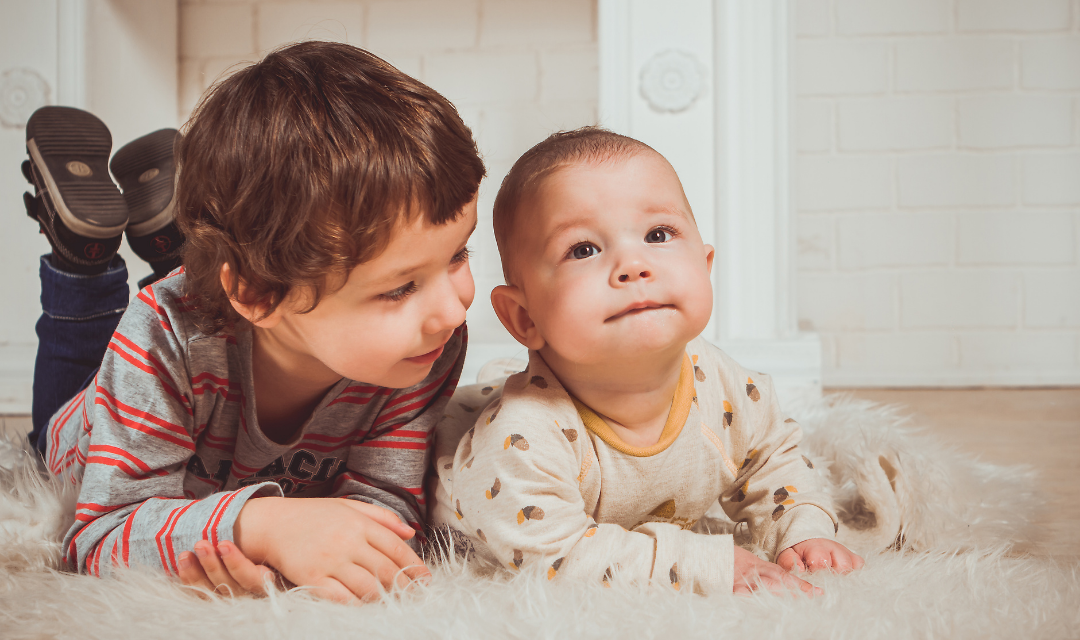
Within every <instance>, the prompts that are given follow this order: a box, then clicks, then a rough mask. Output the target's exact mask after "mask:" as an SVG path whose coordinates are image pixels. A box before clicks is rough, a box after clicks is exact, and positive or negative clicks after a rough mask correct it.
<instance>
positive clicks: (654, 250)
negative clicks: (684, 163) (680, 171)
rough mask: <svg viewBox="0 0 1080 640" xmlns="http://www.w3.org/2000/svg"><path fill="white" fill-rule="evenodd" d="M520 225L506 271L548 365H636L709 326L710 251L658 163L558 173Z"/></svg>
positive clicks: (677, 187)
mask: <svg viewBox="0 0 1080 640" xmlns="http://www.w3.org/2000/svg"><path fill="white" fill-rule="evenodd" d="M518 216H519V217H518V220H519V225H520V226H519V227H518V229H517V231H516V232H515V236H514V242H513V246H515V247H516V249H517V255H516V256H515V259H514V260H513V262H512V265H511V266H512V269H513V272H514V274H515V278H516V280H517V281H518V283H519V285H520V288H521V291H522V293H523V295H524V298H525V300H526V307H527V310H528V314H529V317H530V319H531V320H532V322H533V323H534V324H535V327H536V331H537V332H538V333H539V335H540V336H541V337H542V338H543V342H544V343H545V344H544V347H543V348H542V349H541V352H542V353H545V355H546V353H547V352H546V351H545V350H550V351H554V352H555V354H556V355H557V356H559V357H561V358H563V359H565V360H568V361H572V362H576V363H579V364H599V363H603V362H605V361H607V362H610V361H612V360H622V359H633V358H635V357H637V356H639V355H647V354H650V353H657V352H666V351H670V350H671V349H676V348H677V349H682V348H683V347H684V346H685V345H686V343H687V342H689V341H690V340H692V339H693V338H694V337H695V336H697V335H698V334H699V333H701V331H702V330H703V329H704V328H705V325H706V323H708V320H709V316H710V315H711V313H712V286H711V284H710V282H709V274H710V271H711V269H712V258H713V249H712V247H711V246H708V245H705V244H703V243H702V241H701V236H700V235H699V233H698V230H697V225H696V224H695V222H694V219H693V217H692V214H691V211H690V205H689V204H688V203H687V201H686V196H685V195H684V194H683V190H682V185H681V183H680V182H679V178H678V176H677V175H676V174H675V170H674V169H672V168H671V165H669V164H668V162H667V161H666V160H665V159H664V158H663V157H661V156H660V155H659V154H656V153H654V152H647V151H646V152H640V153H636V154H635V155H633V156H631V157H630V158H626V159H620V160H608V161H606V162H603V163H599V164H597V163H590V164H578V165H572V166H569V167H565V168H562V169H559V170H557V171H556V172H555V173H554V174H552V175H551V176H549V177H547V178H546V179H545V180H544V181H543V183H542V184H541V185H540V187H539V189H538V190H537V193H536V195H535V197H534V198H532V199H530V200H529V201H528V202H527V203H526V204H525V205H524V206H523V208H522V210H521V211H519V212H518Z"/></svg>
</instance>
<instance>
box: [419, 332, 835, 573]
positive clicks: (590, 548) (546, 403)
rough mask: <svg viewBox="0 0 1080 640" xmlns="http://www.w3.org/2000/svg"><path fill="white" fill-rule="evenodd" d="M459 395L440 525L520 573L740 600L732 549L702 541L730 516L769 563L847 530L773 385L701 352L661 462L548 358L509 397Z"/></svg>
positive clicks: (697, 344) (511, 384)
mask: <svg viewBox="0 0 1080 640" xmlns="http://www.w3.org/2000/svg"><path fill="white" fill-rule="evenodd" d="M462 391H463V392H464V393H459V394H458V395H455V398H454V401H453V402H451V406H450V407H449V410H448V415H447V416H446V417H444V419H443V421H442V422H441V423H440V425H439V427H438V435H437V443H436V469H437V471H438V474H439V477H438V485H437V487H436V488H435V493H436V499H437V505H436V506H435V508H434V512H433V515H432V519H433V523H434V524H435V525H448V526H449V527H451V528H452V529H454V530H456V531H457V532H460V533H461V534H464V535H465V536H468V538H469V540H470V542H471V543H472V546H473V548H474V549H475V550H476V552H477V553H478V554H479V555H481V556H482V557H485V558H487V559H489V560H493V561H496V562H498V563H499V564H501V565H502V566H504V567H509V568H510V569H512V570H522V569H525V568H527V567H536V566H539V567H540V568H541V569H545V570H546V572H547V575H548V577H549V578H554V577H555V576H556V575H557V574H558V575H563V574H565V575H576V576H579V577H585V578H592V579H597V580H604V581H607V580H609V579H611V578H612V576H620V577H624V578H629V579H631V580H637V581H648V580H653V581H659V582H663V583H669V584H671V585H672V586H674V587H675V588H676V589H679V588H681V587H682V586H684V585H689V586H690V587H691V588H693V589H694V590H695V591H697V592H701V593H710V592H711V593H719V592H727V593H730V592H731V590H732V587H733V582H734V570H733V543H732V536H731V535H707V534H702V533H697V532H695V531H691V528H692V527H694V525H695V523H696V522H697V521H698V520H699V519H701V518H702V516H704V515H705V512H706V511H707V510H708V509H709V508H710V507H711V506H713V505H714V504H715V503H716V502H717V501H719V503H720V505H721V506H722V507H723V509H724V511H725V512H726V513H727V514H728V516H729V517H730V518H731V519H732V520H734V521H736V522H746V523H747V525H748V526H749V530H750V533H751V535H752V540H753V542H754V543H755V544H757V545H758V546H760V547H762V548H763V549H765V550H766V552H767V553H768V554H769V555H770V557H772V558H775V557H776V555H777V554H778V553H779V552H780V551H782V550H784V549H786V548H788V547H790V546H792V545H794V544H797V543H799V542H802V541H804V540H808V539H811V538H830V539H831V538H833V536H834V533H835V531H836V523H837V520H836V515H835V514H834V512H833V510H832V506H831V504H830V501H829V499H828V496H827V495H826V494H825V492H824V491H823V490H822V485H823V483H822V481H821V479H820V478H819V476H818V472H817V471H815V470H814V469H813V466H812V463H811V462H810V461H809V460H808V459H807V458H805V457H804V456H802V455H801V454H800V452H799V449H798V443H799V440H800V438H801V430H800V429H799V427H798V425H797V424H796V423H795V421H794V420H792V419H790V418H787V417H786V416H784V415H783V414H782V413H781V411H780V406H779V404H778V403H777V400H776V396H775V394H774V393H773V389H772V381H771V379H770V378H769V377H768V376H765V375H762V374H758V373H755V372H750V371H747V370H746V369H744V368H742V367H741V366H739V365H738V364H737V363H736V362H735V361H734V360H732V359H731V358H730V357H728V356H727V354H725V353H723V352H722V351H720V350H719V349H717V348H716V347H714V346H713V345H711V344H709V343H708V342H706V341H705V340H704V339H701V338H698V339H696V340H694V341H692V342H691V343H690V344H689V345H688V346H687V351H686V357H685V358H684V361H683V366H682V373H681V375H680V378H679V383H678V387H677V390H676V392H675V397H674V398H673V401H672V405H671V410H670V413H669V415H668V420H667V423H666V424H665V426H664V429H663V432H662V434H661V436H660V439H659V441H658V442H657V443H656V444H655V445H652V446H650V447H633V446H630V445H627V444H626V443H624V442H623V441H622V440H621V439H620V438H619V437H618V436H617V435H616V434H615V433H614V431H613V430H612V429H611V428H610V427H609V426H608V425H607V423H605V422H604V420H603V419H602V418H600V417H599V416H598V415H597V414H596V413H594V412H593V411H591V410H590V409H589V408H588V407H586V406H585V405H583V404H581V403H580V402H579V401H577V400H576V399H575V398H573V397H571V396H570V395H569V394H568V393H567V392H566V391H565V390H564V389H563V388H562V386H561V385H560V384H559V381H558V380H557V379H556V377H555V376H554V374H553V373H552V372H551V370H550V369H548V367H547V365H546V363H545V362H544V360H543V358H542V357H541V356H540V355H539V354H538V353H536V352H532V353H530V357H529V367H528V369H527V370H526V371H523V372H521V373H518V374H515V375H513V376H510V378H508V379H507V380H506V383H505V385H503V386H502V388H494V387H487V388H485V389H483V390H482V391H481V394H486V396H483V395H481V396H474V397H470V394H469V391H468V390H466V389H463V390H462ZM485 402H486V403H487V406H486V407H484V406H482V405H483V404H484V403H485ZM474 416H475V418H474ZM474 420H475V426H474V427H473V428H469V427H470V425H472V424H473V422H474ZM466 430H467V433H463V432H464V431H466Z"/></svg>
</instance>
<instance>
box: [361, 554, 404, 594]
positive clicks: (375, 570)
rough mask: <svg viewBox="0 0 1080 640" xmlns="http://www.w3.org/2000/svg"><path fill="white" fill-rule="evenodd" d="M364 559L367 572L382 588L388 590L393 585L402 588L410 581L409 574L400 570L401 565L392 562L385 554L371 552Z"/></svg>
mask: <svg viewBox="0 0 1080 640" xmlns="http://www.w3.org/2000/svg"><path fill="white" fill-rule="evenodd" d="M366 560H367V561H366V563H365V564H364V565H363V567H364V568H365V569H367V571H368V573H370V574H371V575H373V576H375V578H377V579H378V581H379V583H380V584H382V586H383V588H384V589H386V590H388V591H389V590H390V589H393V588H394V587H395V586H396V587H400V588H402V589H404V588H406V587H408V586H409V583H410V582H411V580H409V576H407V575H406V574H405V572H404V571H402V570H401V567H399V566H397V565H396V564H394V563H393V562H392V561H391V560H390V559H389V558H387V557H386V556H384V555H380V554H377V553H373V554H370V555H369V556H368V557H367V559H366Z"/></svg>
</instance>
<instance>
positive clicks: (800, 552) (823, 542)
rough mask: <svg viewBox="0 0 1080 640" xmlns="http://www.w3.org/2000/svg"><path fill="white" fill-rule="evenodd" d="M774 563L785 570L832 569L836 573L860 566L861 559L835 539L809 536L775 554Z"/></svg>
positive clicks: (850, 570)
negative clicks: (809, 537)
mask: <svg viewBox="0 0 1080 640" xmlns="http://www.w3.org/2000/svg"><path fill="white" fill-rule="evenodd" d="M776 564H778V565H780V566H781V567H783V568H784V570H785V571H791V570H792V569H797V570H799V571H810V572H814V571H820V570H821V569H832V570H833V571H836V572H837V573H851V572H852V571H853V570H855V569H859V568H862V566H863V559H862V558H861V557H860V556H858V555H857V554H854V553H852V552H851V551H849V550H848V548H847V547H845V546H844V545H842V544H840V543H839V542H837V541H835V540H829V539H827V538H811V539H810V540H804V541H802V542H800V543H799V544H797V545H793V546H791V547H788V548H787V549H784V550H783V551H781V552H780V555H778V556H776Z"/></svg>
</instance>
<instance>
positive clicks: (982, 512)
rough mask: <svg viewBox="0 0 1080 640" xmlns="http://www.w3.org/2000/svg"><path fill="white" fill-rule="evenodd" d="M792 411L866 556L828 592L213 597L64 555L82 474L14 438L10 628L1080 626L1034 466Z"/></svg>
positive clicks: (911, 634)
mask: <svg viewBox="0 0 1080 640" xmlns="http://www.w3.org/2000/svg"><path fill="white" fill-rule="evenodd" d="M789 411H790V412H791V414H792V415H793V416H795V417H796V418H797V419H799V421H800V422H801V424H802V425H803V428H804V430H805V432H806V439H805V442H804V447H805V448H806V450H807V451H808V453H809V454H810V457H811V458H812V459H813V460H814V461H815V464H816V465H819V466H820V468H822V469H823V470H824V471H825V472H826V474H827V477H828V478H829V479H830V481H831V482H832V484H833V492H834V495H835V498H836V501H837V504H838V506H839V507H840V510H841V513H842V514H843V519H844V527H843V528H842V529H841V539H844V540H845V541H847V542H848V543H849V544H850V545H851V546H853V547H858V550H859V551H861V552H862V553H864V554H865V557H866V566H865V567H864V568H863V569H862V570H860V571H857V572H855V573H853V574H851V575H848V576H836V575H825V574H815V575H813V576H812V577H810V580H811V581H812V582H814V583H815V584H817V585H818V586H820V587H822V588H823V589H824V590H825V594H824V595H822V596H818V597H815V598H808V597H803V596H793V595H788V594H771V593H766V592H757V593H755V594H753V595H751V596H731V595H719V596H710V597H702V596H696V595H692V594H689V593H677V592H673V591H671V590H670V589H659V588H650V587H649V586H648V585H642V584H626V583H620V582H619V581H617V580H616V581H615V582H614V583H613V585H612V586H611V587H604V586H602V585H600V584H585V583H573V582H566V581H560V580H554V581H551V582H549V581H548V580H546V578H545V577H544V576H540V575H532V574H528V573H524V574H521V575H515V576H510V575H508V574H507V573H505V572H502V571H494V572H493V571H492V570H491V569H490V568H489V567H480V566H477V565H476V564H475V563H472V562H464V561H462V560H460V559H457V558H451V559H449V560H447V561H446V562H443V563H442V564H440V565H438V566H435V567H434V568H433V573H434V580H433V581H432V583H431V584H430V585H428V586H423V587H416V588H414V589H412V590H411V591H409V592H406V593H403V594H394V595H390V596H387V597H385V598H384V599H383V600H382V601H381V602H376V603H372V604H368V605H364V606H359V607H350V606H343V605H337V604H333V603H329V602H324V601H319V600H316V599H313V598H311V597H309V596H308V594H306V593H304V592H303V591H302V590H293V591H290V592H276V593H274V594H272V595H271V596H269V597H266V598H250V597H241V598H220V597H213V598H209V599H203V598H200V597H198V594H196V593H195V592H194V591H192V590H190V589H186V588H184V587H183V586H181V585H179V584H177V583H176V582H173V581H171V580H169V579H167V578H165V577H163V576H160V575H155V574H152V573H150V572H148V571H145V570H139V569H132V570H128V571H126V572H123V573H122V574H121V576H120V577H119V578H116V579H109V580H102V579H97V578H91V577H86V576H79V575H75V574H72V573H69V572H67V571H64V570H63V568H62V566H61V563H60V553H59V540H60V538H61V537H62V536H63V532H64V531H65V530H66V527H67V523H68V521H69V520H68V516H67V515H66V514H67V513H69V511H71V510H72V505H73V503H74V492H73V489H72V488H71V487H64V486H63V485H61V484H60V483H58V482H57V481H55V480H51V479H42V478H41V477H40V476H39V475H38V472H37V469H36V465H35V463H34V462H33V460H32V458H30V457H29V456H27V455H25V454H22V453H21V448H20V446H19V445H16V444H14V443H11V442H8V441H0V637H3V638H46V637H79V638H110V639H115V638H144V637H169V638H188V637H190V638H206V637H214V638H219V637H220V638H249V637H262V638H277V637H281V638H285V637H289V638H307V637H312V638H314V637H320V638H325V637H364V638H383V637H385V638H393V639H395V640H398V639H401V638H430V637H440V638H441V637H448V638H612V637H633V638H637V637H649V638H651V637H660V638H667V637H673V638H674V637H692V638H698V637H700V638H724V637H750V638H778V639H779V638H784V639H795V638H933V637H940V638H987V637H994V638H1005V637H1008V638H1075V637H1080V565H1078V564H1077V563H1075V562H1073V561H1068V562H1065V561H1055V560H1053V559H1048V558H1037V557H1029V556H1020V555H1016V554H1013V553H1012V552H1010V548H1011V547H1012V546H1014V545H1016V544H1018V543H1025V544H1026V543H1030V542H1031V541H1032V540H1033V536H1034V535H1036V534H1037V532H1036V531H1033V530H1031V529H1029V528H1028V527H1027V526H1026V523H1028V522H1030V521H1031V517H1032V514H1033V513H1034V509H1035V508H1036V505H1037V504H1038V502H1037V494H1036V491H1035V488H1036V486H1037V485H1036V480H1037V478H1036V477H1035V476H1034V474H1033V473H1032V472H1031V471H1030V470H1025V469H1020V468H1004V467H998V466H992V465H988V464H984V463H979V462H977V461H974V460H972V459H970V458H967V457H965V456H962V455H960V454H957V453H956V452H955V451H951V450H949V449H947V448H944V447H942V446H941V445H940V444H939V443H938V442H937V441H936V440H935V439H933V438H931V437H930V436H928V435H926V434H925V433H922V432H919V431H917V430H914V429H912V428H911V427H910V426H908V425H907V423H906V421H905V420H904V419H903V418H902V417H901V416H900V415H899V414H898V413H897V412H896V411H894V410H891V409H888V408H883V407H879V406H874V405H871V404H869V403H865V402H860V401H854V400H850V399H839V400H837V399H835V398H834V399H829V400H823V401H814V402H808V403H804V404H803V405H801V406H795V407H790V408H789ZM713 526H714V527H715V528H717V529H721V530H723V529H724V528H725V527H729V526H730V523H726V522H724V521H723V519H722V518H718V519H717V520H716V521H715V522H714V523H713Z"/></svg>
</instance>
